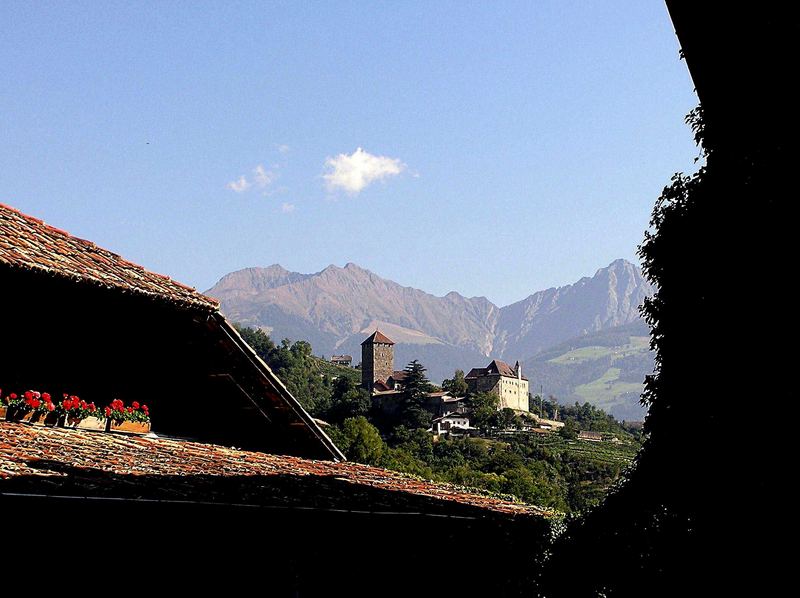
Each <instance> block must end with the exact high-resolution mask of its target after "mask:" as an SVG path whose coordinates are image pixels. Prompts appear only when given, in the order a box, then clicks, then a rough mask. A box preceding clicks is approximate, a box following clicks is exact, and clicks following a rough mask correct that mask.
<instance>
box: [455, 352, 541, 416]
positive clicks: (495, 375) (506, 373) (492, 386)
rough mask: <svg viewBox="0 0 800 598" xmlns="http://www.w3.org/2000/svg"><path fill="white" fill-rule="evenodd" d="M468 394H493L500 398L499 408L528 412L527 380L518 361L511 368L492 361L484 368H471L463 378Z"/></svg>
mask: <svg viewBox="0 0 800 598" xmlns="http://www.w3.org/2000/svg"><path fill="white" fill-rule="evenodd" d="M464 380H465V381H466V383H467V388H469V392H471V393H475V392H493V393H495V394H496V395H497V396H498V397H500V408H501V409H504V408H509V409H514V410H515V411H528V379H527V378H526V377H525V376H523V375H522V367H521V366H520V365H519V361H518V362H517V363H516V364H515V365H514V367H513V368H512V367H511V366H510V365H508V364H507V363H506V362H505V361H500V360H499V359H494V360H492V361H491V363H489V365H487V366H486V367H485V368H472V369H471V370H470V371H469V373H468V374H467V375H466V376H465V377H464Z"/></svg>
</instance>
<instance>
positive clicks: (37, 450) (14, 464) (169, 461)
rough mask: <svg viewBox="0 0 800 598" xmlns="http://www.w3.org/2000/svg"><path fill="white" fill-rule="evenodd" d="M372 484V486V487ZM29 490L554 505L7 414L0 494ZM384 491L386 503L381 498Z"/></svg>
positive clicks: (522, 512)
mask: <svg viewBox="0 0 800 598" xmlns="http://www.w3.org/2000/svg"><path fill="white" fill-rule="evenodd" d="M367 490H370V492H369V493H367V494H365V492H366V491H367ZM23 491H24V492H29V493H33V494H49V493H56V492H58V493H62V494H63V493H66V494H67V495H70V494H72V495H77V496H99V497H104V498H107V497H115V498H116V497H119V498H126V497H135V498H149V499H164V500H168V499H169V500H172V499H180V500H189V501H197V502H205V501H212V502H213V501H219V500H222V501H226V500H230V501H231V502H237V503H241V504H253V505H263V506H287V505H293V506H305V507H310V508H359V507H360V508H367V509H369V510H392V509H398V510H405V511H409V510H411V511H419V510H420V509H421V510H422V511H423V512H430V513H439V514H452V513H453V512H454V511H453V509H456V511H458V513H461V514H464V513H465V511H464V509H467V510H468V511H469V514H470V515H477V516H481V515H480V514H481V513H483V514H484V515H490V514H492V513H496V514H504V515H513V516H548V515H550V514H552V512H550V511H547V510H544V509H541V508H538V507H534V506H531V505H525V504H520V503H515V502H511V501H507V500H502V499H500V498H496V497H492V496H487V495H483V494H481V493H480V491H478V490H474V491H470V490H467V489H464V488H461V487H457V486H452V485H448V484H438V483H433V482H428V481H424V480H419V479H416V478H413V477H410V476H407V475H404V474H401V473H397V472H393V471H389V470H385V469H380V468H377V467H369V466H366V465H360V464H358V463H350V462H340V463H335V462H332V461H314V460H309V459H302V458H300V457H290V456H284V455H271V454H267V453H256V452H248V451H241V450H237V449H234V448H226V447H222V446H217V445H211V444H202V443H197V442H190V441H184V440H175V439H167V438H148V437H138V436H123V435H118V434H108V433H102V432H89V431H84V430H68V429H62V428H42V427H36V426H30V425H27V424H14V423H9V422H0V493H2V492H23ZM377 491H380V493H379V494H376V492H377ZM376 496H378V497H380V498H379V499H378V500H380V501H381V504H376V503H375V500H376V498H375V497H376ZM234 499H235V500H234ZM364 500H368V502H367V503H364ZM359 501H361V502H360V503H359Z"/></svg>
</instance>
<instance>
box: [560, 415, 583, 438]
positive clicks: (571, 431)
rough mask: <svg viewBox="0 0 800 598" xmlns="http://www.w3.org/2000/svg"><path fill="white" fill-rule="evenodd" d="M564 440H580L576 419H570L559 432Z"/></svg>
mask: <svg viewBox="0 0 800 598" xmlns="http://www.w3.org/2000/svg"><path fill="white" fill-rule="evenodd" d="M558 433H559V435H560V436H561V438H563V439H564V440H575V439H576V438H578V424H577V422H576V421H575V419H574V418H572V417H568V418H567V420H566V421H565V422H564V426H563V427H562V428H561V429H560V430H559V431H558Z"/></svg>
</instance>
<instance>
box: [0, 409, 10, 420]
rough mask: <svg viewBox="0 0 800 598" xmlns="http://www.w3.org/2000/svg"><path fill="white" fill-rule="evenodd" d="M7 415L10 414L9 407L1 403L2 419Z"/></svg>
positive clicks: (0, 413) (0, 414) (0, 418)
mask: <svg viewBox="0 0 800 598" xmlns="http://www.w3.org/2000/svg"><path fill="white" fill-rule="evenodd" d="M6 415H8V408H7V407H6V406H5V405H0V421H3V420H4V419H6Z"/></svg>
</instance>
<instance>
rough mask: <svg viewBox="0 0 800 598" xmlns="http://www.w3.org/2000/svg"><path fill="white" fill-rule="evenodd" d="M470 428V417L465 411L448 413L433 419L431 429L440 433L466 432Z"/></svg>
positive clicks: (435, 432)
mask: <svg viewBox="0 0 800 598" xmlns="http://www.w3.org/2000/svg"><path fill="white" fill-rule="evenodd" d="M469 429H470V427H469V417H467V416H466V415H464V414H463V413H448V414H447V415H443V416H442V417H437V418H436V419H434V420H433V425H432V426H431V431H432V432H433V433H434V434H436V435H437V436H438V435H440V434H452V433H466V432H468V431H469Z"/></svg>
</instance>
